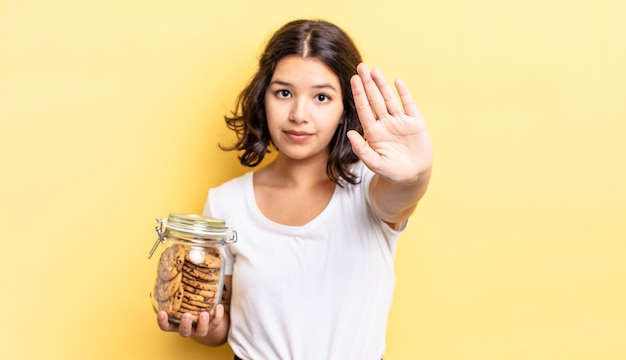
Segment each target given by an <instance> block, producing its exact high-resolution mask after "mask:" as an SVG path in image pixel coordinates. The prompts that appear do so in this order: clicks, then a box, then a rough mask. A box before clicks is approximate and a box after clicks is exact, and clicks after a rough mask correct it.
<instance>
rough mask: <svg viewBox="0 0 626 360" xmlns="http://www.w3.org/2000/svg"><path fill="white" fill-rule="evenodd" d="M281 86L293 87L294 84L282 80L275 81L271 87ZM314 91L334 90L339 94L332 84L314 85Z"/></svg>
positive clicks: (271, 83)
mask: <svg viewBox="0 0 626 360" xmlns="http://www.w3.org/2000/svg"><path fill="white" fill-rule="evenodd" d="M274 84H275V85H281V86H293V84H291V83H289V82H287V81H282V80H274V81H272V82H270V85H274ZM313 88H314V89H332V90H333V91H335V92H338V91H337V89H335V87H334V86H332V85H331V84H318V85H313Z"/></svg>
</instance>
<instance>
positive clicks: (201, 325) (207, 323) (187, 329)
mask: <svg viewBox="0 0 626 360" xmlns="http://www.w3.org/2000/svg"><path fill="white" fill-rule="evenodd" d="M214 313H215V314H214V315H213V317H212V318H211V315H210V314H209V313H208V312H206V311H203V312H201V313H200V314H199V315H198V322H197V324H195V325H193V319H192V316H191V314H189V313H185V314H184V315H183V316H182V318H181V319H180V324H173V323H171V322H169V321H168V317H167V313H166V312H165V311H159V312H158V314H157V322H158V324H159V328H161V330H163V331H167V332H178V333H179V334H180V336H182V337H190V336H195V337H205V336H207V334H208V333H209V332H210V331H212V330H214V329H216V328H217V327H219V325H220V323H221V322H222V318H223V317H224V306H223V305H222V304H218V305H217V307H216V308H215V311H214Z"/></svg>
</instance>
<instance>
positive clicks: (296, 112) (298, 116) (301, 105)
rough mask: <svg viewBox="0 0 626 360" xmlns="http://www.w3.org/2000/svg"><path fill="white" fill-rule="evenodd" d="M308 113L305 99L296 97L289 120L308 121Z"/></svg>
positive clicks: (297, 122) (296, 121) (298, 122)
mask: <svg viewBox="0 0 626 360" xmlns="http://www.w3.org/2000/svg"><path fill="white" fill-rule="evenodd" d="M308 120H309V119H308V113H307V106H306V102H305V100H304V99H296V100H295V101H293V103H292V107H291V111H290V113H289V121H292V122H295V123H296V124H301V123H305V122H307V121H308Z"/></svg>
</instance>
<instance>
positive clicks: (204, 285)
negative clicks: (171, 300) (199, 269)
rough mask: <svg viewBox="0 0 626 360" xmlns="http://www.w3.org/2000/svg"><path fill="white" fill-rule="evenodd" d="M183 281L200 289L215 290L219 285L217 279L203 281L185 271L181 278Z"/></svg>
mask: <svg viewBox="0 0 626 360" xmlns="http://www.w3.org/2000/svg"><path fill="white" fill-rule="evenodd" d="M181 282H182V283H183V284H185V285H189V286H191V287H193V288H196V289H198V290H215V288H216V287H217V280H215V281H201V280H198V279H197V278H194V277H190V276H189V275H187V274H186V273H184V272H183V277H182V278H181Z"/></svg>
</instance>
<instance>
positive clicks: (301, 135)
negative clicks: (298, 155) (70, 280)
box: [285, 130, 312, 142]
mask: <svg viewBox="0 0 626 360" xmlns="http://www.w3.org/2000/svg"><path fill="white" fill-rule="evenodd" d="M285 134H286V135H287V137H288V138H289V139H290V140H292V141H294V142H303V141H306V140H307V139H309V138H310V137H311V136H312V135H311V134H310V133H307V132H305V131H294V130H287V131H285Z"/></svg>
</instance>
